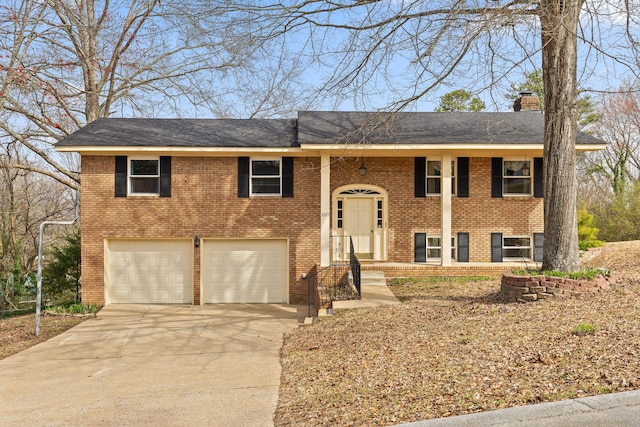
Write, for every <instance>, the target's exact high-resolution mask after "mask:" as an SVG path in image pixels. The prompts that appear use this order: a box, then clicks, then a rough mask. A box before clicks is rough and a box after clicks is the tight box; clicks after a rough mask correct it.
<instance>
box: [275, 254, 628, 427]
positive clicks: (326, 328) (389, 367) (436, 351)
mask: <svg viewBox="0 0 640 427" xmlns="http://www.w3.org/2000/svg"><path fill="white" fill-rule="evenodd" d="M638 255H640V242H627V243H615V244H608V245H606V246H605V247H604V249H603V251H602V254H601V255H600V256H598V257H596V258H595V259H593V260H591V261H590V262H589V264H590V265H591V266H594V267H599V266H603V267H604V266H606V267H608V268H611V269H612V270H613V271H615V272H617V273H619V274H620V275H621V276H622V280H620V281H619V282H618V283H617V284H616V285H615V286H614V287H613V288H612V289H610V290H608V291H605V292H600V293H594V294H585V295H580V296H577V297H570V298H562V299H561V298H560V297H556V298H553V299H546V300H541V301H537V302H535V303H529V304H514V303H510V304H505V303H503V302H501V300H500V299H499V297H498V295H497V292H498V290H499V279H487V278H465V279H452V278H449V279H436V278H430V279H416V280H409V281H407V280H399V281H395V282H393V283H392V286H391V288H392V290H393V292H394V293H395V294H396V296H398V298H400V299H401V300H402V301H403V304H402V305H399V306H391V307H384V308H377V309H361V310H353V311H348V312H342V313H338V314H337V315H335V316H333V317H330V318H324V319H322V321H320V322H319V323H317V324H314V325H313V326H309V327H305V328H299V329H297V330H296V331H294V332H293V333H291V334H290V335H288V336H287V337H286V339H285V344H284V347H283V350H282V381H281V389H280V400H279V404H278V409H277V412H276V417H275V421H276V425H278V426H285V425H391V424H397V423H401V422H410V421H417V420H421V419H429V418H437V417H446V416H453V415H461V414H465V413H471V412H478V411H487V410H492V409H498V408H506V407H511V406H519V405H527V404H532V403H539V402H547V401H555V400H561V399H567V398H573V397H583V396H588V395H595V394H602V393H610V392H618V391H626V390H631V389H636V388H640V308H639V306H638V301H640V274H639V272H638V268H637V267H636V265H635V264H636V261H635V260H636V259H637V257H638Z"/></svg>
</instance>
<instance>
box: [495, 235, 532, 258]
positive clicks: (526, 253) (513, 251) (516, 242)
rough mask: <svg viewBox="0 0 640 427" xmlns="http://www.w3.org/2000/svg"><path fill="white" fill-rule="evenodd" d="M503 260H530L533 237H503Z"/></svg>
mask: <svg viewBox="0 0 640 427" xmlns="http://www.w3.org/2000/svg"><path fill="white" fill-rule="evenodd" d="M502 259H503V260H507V261H509V260H511V261H515V260H522V259H526V260H530V259H532V258H531V237H512V236H509V237H503V238H502Z"/></svg>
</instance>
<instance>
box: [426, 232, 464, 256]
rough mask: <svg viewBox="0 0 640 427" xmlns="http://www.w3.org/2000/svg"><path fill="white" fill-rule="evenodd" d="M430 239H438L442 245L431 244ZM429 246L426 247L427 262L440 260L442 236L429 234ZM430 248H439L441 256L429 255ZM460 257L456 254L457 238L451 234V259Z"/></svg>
mask: <svg viewBox="0 0 640 427" xmlns="http://www.w3.org/2000/svg"><path fill="white" fill-rule="evenodd" d="M429 239H438V240H439V241H440V246H429ZM426 243H427V248H426V256H427V262H429V261H440V260H441V259H442V236H430V235H429V234H427V242H426ZM429 249H439V250H440V256H439V257H437V258H436V257H429ZM457 258H458V257H457V256H456V238H455V236H451V259H452V260H454V261H455V260H456V259H457Z"/></svg>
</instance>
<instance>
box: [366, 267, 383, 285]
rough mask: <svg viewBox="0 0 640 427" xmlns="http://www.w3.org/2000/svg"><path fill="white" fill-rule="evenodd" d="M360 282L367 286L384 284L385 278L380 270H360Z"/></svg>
mask: <svg viewBox="0 0 640 427" xmlns="http://www.w3.org/2000/svg"><path fill="white" fill-rule="evenodd" d="M360 282H361V284H362V285H368V286H380V285H382V286H386V285H387V279H385V277H384V273H382V272H380V271H362V272H360Z"/></svg>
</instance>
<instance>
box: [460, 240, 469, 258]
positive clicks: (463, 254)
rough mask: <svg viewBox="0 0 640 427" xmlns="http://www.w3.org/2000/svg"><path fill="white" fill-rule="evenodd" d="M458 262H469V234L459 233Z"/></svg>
mask: <svg viewBox="0 0 640 427" xmlns="http://www.w3.org/2000/svg"><path fill="white" fill-rule="evenodd" d="M458 262H469V233H458Z"/></svg>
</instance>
